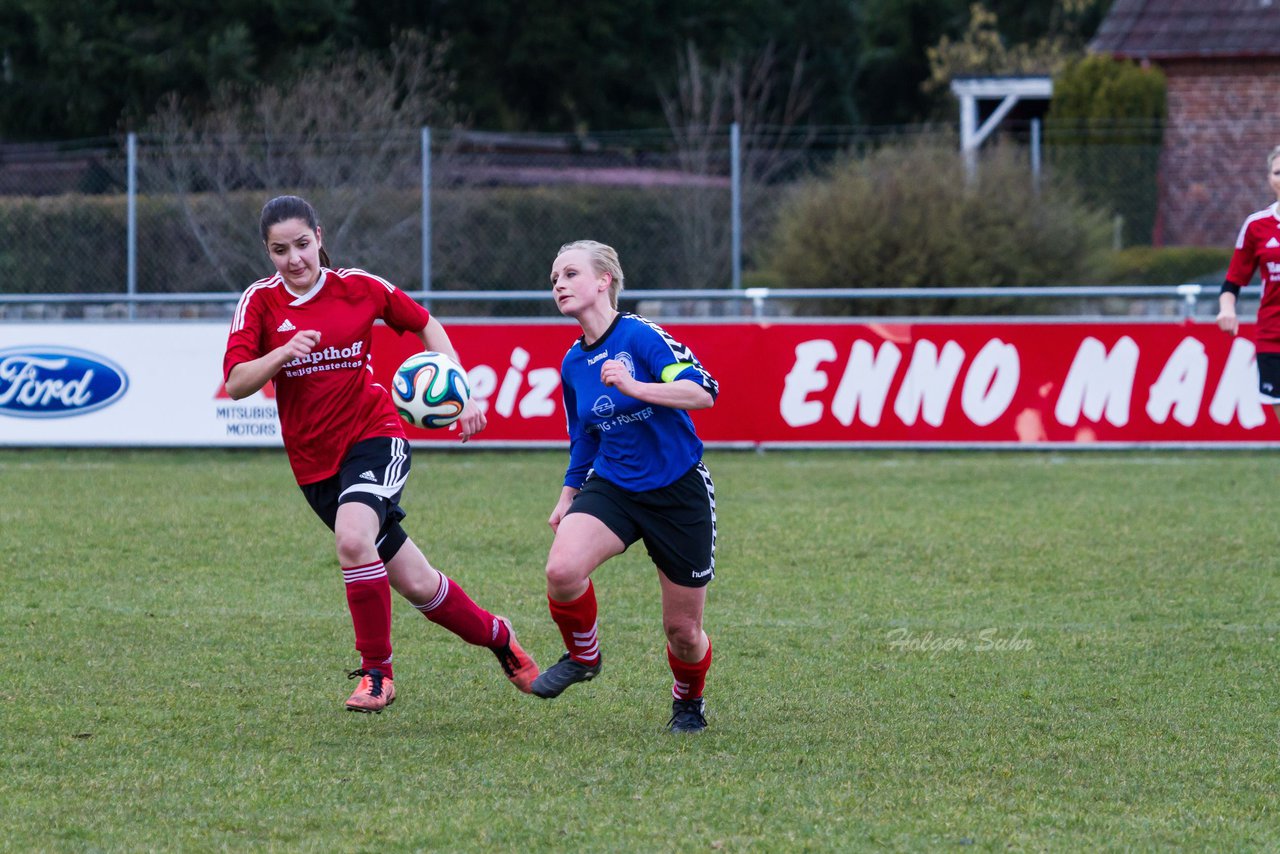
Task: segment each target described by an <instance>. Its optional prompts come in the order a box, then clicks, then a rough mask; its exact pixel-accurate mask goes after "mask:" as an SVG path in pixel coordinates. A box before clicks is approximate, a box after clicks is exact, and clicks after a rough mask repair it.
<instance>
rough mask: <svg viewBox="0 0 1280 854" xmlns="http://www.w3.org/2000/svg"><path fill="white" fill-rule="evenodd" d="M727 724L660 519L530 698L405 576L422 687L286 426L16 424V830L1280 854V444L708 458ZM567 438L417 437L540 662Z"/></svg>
mask: <svg viewBox="0 0 1280 854" xmlns="http://www.w3.org/2000/svg"><path fill="white" fill-rule="evenodd" d="M707 462H708V465H709V466H710V468H711V471H712V473H713V475H714V476H715V478H716V483H717V487H718V499H719V521H720V529H719V530H720V549H719V554H718V567H717V568H718V579H717V581H716V582H715V583H714V584H713V585H712V587H711V592H710V595H709V601H708V609H707V630H708V632H709V633H710V634H711V636H712V638H713V641H714V643H715V651H716V652H715V655H716V657H715V664H714V666H713V667H712V670H711V675H710V679H709V682H708V691H707V698H708V704H709V718H710V720H711V728H710V729H709V730H708V731H707V732H706V733H704V734H702V735H700V736H693V737H672V736H670V735H667V734H666V733H665V732H664V731H663V725H664V724H665V723H666V719H667V717H668V715H669V712H670V693H669V689H670V682H671V676H670V673H669V671H668V670H667V667H666V662H665V657H664V654H663V642H662V637H661V627H660V623H659V614H658V595H657V593H658V588H657V582H656V580H655V578H654V570H653V569H652V568H651V567H650V566H649V565H648V563H647V562H646V559H645V556H644V553H643V549H642V548H641V547H636V548H633V549H632V551H631V552H629V553H628V554H626V555H624V556H622V557H621V558H618V559H616V560H614V561H613V562H611V563H609V564H606V565H605V567H604V568H603V569H601V570H600V571H599V572H598V573H597V574H596V576H595V580H596V586H597V590H598V594H599V598H600V608H601V616H600V635H601V642H602V648H603V650H604V654H605V669H604V672H603V673H602V675H601V677H600V678H599V679H597V680H596V681H594V682H592V683H591V684H589V685H582V686H577V687H576V688H573V689H570V691H569V692H567V693H566V694H565V695H564V696H563V697H561V698H559V699H557V700H553V701H541V700H537V699H535V698H532V697H527V696H524V695H521V694H519V693H518V692H516V691H515V690H513V689H512V688H511V686H510V685H509V684H508V683H507V682H506V680H505V679H503V678H502V676H501V673H500V671H499V670H498V667H497V664H496V662H495V661H494V659H493V657H492V656H491V655H490V654H489V653H488V652H486V651H484V650H480V649H477V648H475V647H468V646H466V645H464V644H462V643H461V642H459V641H457V640H456V639H454V638H453V637H452V636H451V635H448V634H447V633H446V632H444V631H443V630H442V629H439V628H438V627H436V626H434V625H432V624H430V623H428V622H427V621H426V620H424V619H423V618H422V617H421V616H420V615H419V614H417V612H415V611H413V610H412V609H411V608H409V606H408V605H407V604H406V603H404V602H403V600H399V599H397V600H396V612H395V625H394V640H395V643H396V676H397V680H396V684H397V689H398V692H399V695H398V699H397V702H396V704H395V706H393V707H392V708H391V709H390V710H389V711H388V712H387V713H385V714H383V715H379V716H372V715H370V716H364V715H354V714H350V713H347V712H345V711H343V708H342V703H343V701H344V700H345V698H346V696H347V693H348V692H349V690H350V687H351V684H352V683H349V682H348V681H347V680H346V679H345V678H344V677H345V671H346V670H348V669H350V668H352V667H355V666H356V664H357V660H356V658H355V655H354V651H353V649H352V645H353V641H352V634H351V628H350V623H349V618H348V616H347V613H346V603H345V599H344V598H343V592H342V582H341V576H340V574H339V573H338V570H337V567H336V564H335V560H334V558H333V555H332V543H331V539H330V536H329V535H328V532H327V531H325V530H324V529H323V528H322V527H321V526H320V524H319V523H318V522H317V521H316V520H315V519H314V518H313V517H312V516H311V515H310V511H309V510H308V509H307V507H306V504H305V502H304V501H303V500H302V497H301V495H300V494H299V493H298V491H297V488H296V487H295V486H294V485H293V483H292V480H291V478H290V475H289V471H288V468H287V465H286V464H285V461H284V459H283V456H281V455H280V454H276V453H267V452H171V451H154V452H136V451H115V452H113V451H82V452H70V453H68V452H61V451H59V452H53V451H30V450H28V451H22V452H16V451H3V452H0V484H3V499H0V562H2V567H3V570H2V572H0V592H2V593H3V595H2V596H0V675H2V676H3V678H2V679H0V738H3V750H2V752H0V816H3V824H4V826H5V831H4V833H3V835H0V849H3V850H13V851H138V850H172V851H204V850H215V849H226V850H280V851H295V850H296V851H339V850H362V851H365V850H367V851H374V850H397V851H399V850H441V851H486V852H489V851H556V852H579V851H640V852H649V851H682V852H684V851H778V852H791V851H836V850H839V851H846V850H855V851H856V850H864V849H890V850H903V851H918V850H931V849H948V848H957V847H959V848H962V850H995V849H1000V850H1007V849H1015V850H1089V849H1095V848H1103V849H1151V848H1173V847H1176V848H1186V849H1204V850H1275V849H1276V848H1277V847H1278V846H1280V815H1277V806H1276V804H1277V801H1276V792H1277V790H1280V773H1278V772H1277V767H1278V764H1280V755H1278V754H1280V751H1278V750H1277V748H1278V738H1280V716H1278V715H1277V710H1278V704H1280V690H1278V681H1277V676H1278V674H1280V666H1278V662H1280V649H1278V648H1277V635H1278V634H1280V617H1277V601H1278V600H1280V595H1278V594H1280V573H1277V561H1278V558H1277V556H1276V555H1277V542H1278V541H1280V520H1278V519H1277V516H1276V515H1273V514H1272V513H1271V508H1270V506H1269V504H1270V499H1271V496H1272V495H1273V494H1274V493H1275V492H1276V482H1277V475H1278V474H1280V459H1277V458H1276V457H1275V456H1274V455H1272V454H1261V453H1253V454H1237V453H1218V454H1212V453H1162V454H1155V453H1129V454H1124V453H1102V454H1089V453H1079V454H1056V455H1050V454H1032V453H1017V454H1000V453H987V454H978V453H972V454H960V453H936V452H935V453H920V454H909V453H855V452H829V453H821V452H777V453H769V454H765V455H757V454H751V453H728V452H723V453H713V454H711V455H710V456H709V457H708V460H707ZM563 464H564V458H563V456H562V455H561V454H559V453H555V452H530V453H497V452H473V453H433V452H430V451H422V452H420V453H419V454H418V455H417V456H416V459H415V466H414V475H413V477H412V478H411V479H410V490H409V494H408V496H407V497H406V500H405V504H406V506H407V508H408V510H409V511H410V514H411V515H410V518H409V520H408V521H407V522H406V526H407V527H408V528H409V529H410V531H411V532H412V533H413V534H414V536H415V539H417V540H418V541H419V543H421V544H422V545H423V547H424V550H425V551H426V552H427V554H428V555H429V556H430V557H431V558H432V560H433V562H434V563H435V564H436V565H437V566H439V567H440V568H441V569H443V570H445V571H446V572H448V573H449V574H450V575H451V576H453V577H454V578H456V579H458V580H459V581H460V582H461V583H462V584H463V585H464V586H465V587H466V589H467V590H468V591H469V592H470V593H471V594H472V596H473V597H474V598H475V599H476V600H477V601H478V602H480V603H481V604H482V605H484V606H486V607H488V608H490V609H492V610H495V611H498V612H499V613H505V614H507V615H509V616H510V617H511V618H512V619H513V620H514V622H515V625H516V628H517V630H518V631H519V633H520V637H521V640H522V642H523V643H524V645H525V646H526V648H528V649H529V650H530V651H531V652H533V653H534V654H535V655H536V656H537V657H538V658H539V660H540V662H542V663H543V664H549V663H551V662H552V661H553V660H554V659H555V657H556V656H557V655H558V654H559V652H560V641H559V637H558V634H557V633H556V631H555V628H554V626H553V625H552V623H551V620H550V617H549V616H548V614H547V611H546V605H545V599H544V594H543V580H542V566H543V561H544V559H545V556H546V549H547V546H548V544H549V542H550V532H549V530H548V529H547V527H546V525H545V520H546V517H547V514H548V513H549V512H550V510H551V507H552V504H553V503H554V500H555V497H556V495H557V492H558V489H559V481H560V476H561V474H562V471H563Z"/></svg>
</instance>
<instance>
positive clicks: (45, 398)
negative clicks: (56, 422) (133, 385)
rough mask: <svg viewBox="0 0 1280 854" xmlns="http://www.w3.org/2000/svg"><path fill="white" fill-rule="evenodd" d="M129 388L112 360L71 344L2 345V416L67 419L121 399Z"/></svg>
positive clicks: (0, 351) (0, 356)
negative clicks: (70, 345) (8, 346)
mask: <svg viewBox="0 0 1280 854" xmlns="http://www.w3.org/2000/svg"><path fill="white" fill-rule="evenodd" d="M128 387H129V377H128V376H127V375H126V374H125V372H124V369H123V368H121V367H120V366H119V365H117V364H115V363H114V362H112V361H111V360H110V359H107V358H104V357H102V356H98V355H96V354H94V353H88V352H85V351H83V350H73V349H71V348H69V347H53V346H43V345H32V346H29V347H11V348H9V349H7V350H0V415H15V416H17V417H19V418H65V417H67V416H70V415H82V414H84V413H86V412H93V411H94V410H95V409H101V408H102V407H104V406H110V405H111V404H112V403H115V402H116V401H117V400H119V399H120V397H121V396H122V395H123V394H124V393H125V390H126V389H127V388H128Z"/></svg>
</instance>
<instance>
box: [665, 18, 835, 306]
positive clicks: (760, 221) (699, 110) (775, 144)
mask: <svg viewBox="0 0 1280 854" xmlns="http://www.w3.org/2000/svg"><path fill="white" fill-rule="evenodd" d="M676 68H677V73H676V83H675V88H674V91H660V92H659V97H660V99H661V103H662V110H663V114H664V116H665V118H666V121H667V124H668V126H669V127H670V129H671V133H672V136H673V138H674V140H675V148H676V157H677V162H678V163H679V164H680V167H681V168H682V169H683V170H684V171H686V172H689V173H691V174H694V175H698V176H713V175H716V176H725V175H727V174H728V172H729V148H728V139H729V126H730V124H732V123H737V125H738V129H739V133H740V135H741V143H742V149H741V169H742V227H743V231H744V232H745V233H746V234H748V235H758V234H761V233H763V232H764V231H765V230H767V229H768V227H769V225H770V224H771V223H772V221H773V218H774V216H775V212H776V209H777V206H776V205H774V204H772V203H770V201H769V199H770V193H769V188H770V185H771V184H774V183H775V182H777V181H779V180H780V179H782V178H783V177H785V176H787V175H789V174H790V173H792V172H793V171H794V170H795V169H796V167H797V166H798V165H799V164H800V163H801V162H802V161H803V160H804V158H805V154H806V150H807V149H808V148H809V146H810V145H811V144H812V142H813V138H814V132H813V129H812V128H810V127H807V126H805V125H803V124H802V122H803V121H804V119H805V117H806V116H807V115H808V113H809V110H810V108H811V107H812V105H813V89H812V87H811V86H809V85H808V84H807V83H806V82H805V72H804V69H805V57H804V53H803V51H801V53H800V55H799V56H797V57H796V59H795V61H794V63H792V65H791V67H790V68H789V69H788V68H785V67H784V66H783V63H782V61H781V59H780V58H779V56H778V52H777V48H776V47H775V45H774V44H773V43H769V44H767V45H766V46H765V47H764V48H763V49H762V50H761V51H760V52H759V53H757V54H756V55H755V56H754V57H750V58H744V57H738V58H734V59H731V60H728V61H725V62H722V63H721V64H720V65H719V66H718V67H717V68H714V69H712V68H709V67H707V66H706V65H705V64H704V63H703V61H702V59H701V57H700V56H699V54H698V50H697V48H696V47H695V46H694V45H693V44H687V45H686V46H685V50H684V53H683V54H682V55H681V56H680V57H679V58H678V59H677V67H676ZM725 186H726V187H727V186H728V184H727V182H726V184H725ZM677 214H678V219H679V220H680V225H681V232H682V240H683V243H684V262H685V270H686V272H687V275H688V281H687V285H688V286H691V287H698V286H701V287H707V286H713V285H714V284H716V283H719V282H727V281H728V280H729V270H730V267H731V265H732V259H731V258H730V251H731V240H732V235H731V233H730V228H729V219H728V201H727V193H722V194H714V193H709V192H707V191H706V189H705V188H702V187H697V188H691V189H690V190H689V191H688V192H686V193H683V194H682V201H681V204H680V205H679V209H678V211H677ZM752 242H754V241H752Z"/></svg>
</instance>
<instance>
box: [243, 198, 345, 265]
mask: <svg viewBox="0 0 1280 854" xmlns="http://www.w3.org/2000/svg"><path fill="white" fill-rule="evenodd" d="M289 219H300V220H302V221H303V222H305V223H306V224H307V228H310V229H311V230H312V231H314V232H316V233H317V234H318V233H319V231H320V217H318V216H316V209H315V208H313V207H311V203H310V202H308V201H307V200H306V199H304V198H301V197H300V196H276V197H275V198H274V199H272V200H271V201H269V202H267V203H266V204H265V205H263V206H262V218H261V219H260V220H259V221H258V231H259V233H260V234H261V235H262V242H263V243H266V242H267V232H268V231H270V230H271V226H273V225H275V224H276V223H280V222H284V221H285V220H289ZM320 265H321V266H322V267H329V268H330V269H332V267H333V264H332V262H330V261H329V253H328V252H325V251H324V244H321V245H320Z"/></svg>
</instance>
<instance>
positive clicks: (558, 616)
mask: <svg viewBox="0 0 1280 854" xmlns="http://www.w3.org/2000/svg"><path fill="white" fill-rule="evenodd" d="M547 604H548V605H549V606H550V607H551V619H553V620H555V621H556V626H558V627H559V629H560V636H561V637H563V638H564V648H565V649H567V650H568V651H569V657H570V658H572V659H573V660H574V661H578V662H581V663H582V664H586V665H593V664H596V663H597V662H599V661H600V642H599V640H598V639H597V637H596V589H595V587H594V586H592V584H591V579H587V592H586V593H583V594H582V595H581V596H579V597H578V598H577V599H574V600H573V601H571V602H557V601H556V600H555V599H552V598H551V597H550V596H548V597H547Z"/></svg>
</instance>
